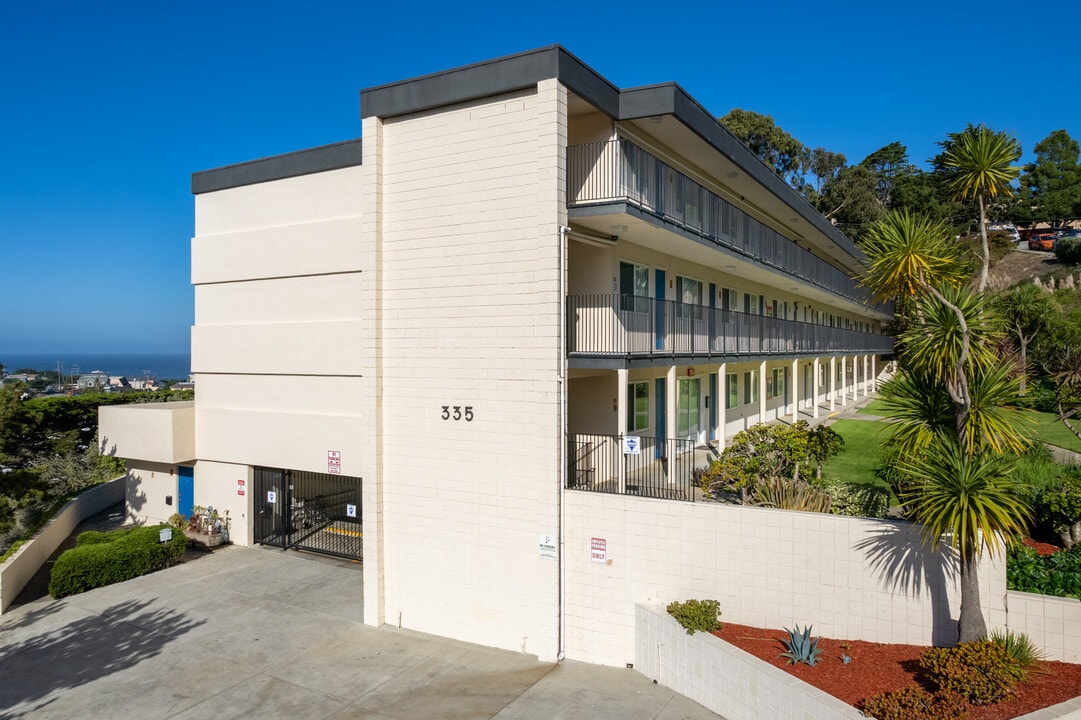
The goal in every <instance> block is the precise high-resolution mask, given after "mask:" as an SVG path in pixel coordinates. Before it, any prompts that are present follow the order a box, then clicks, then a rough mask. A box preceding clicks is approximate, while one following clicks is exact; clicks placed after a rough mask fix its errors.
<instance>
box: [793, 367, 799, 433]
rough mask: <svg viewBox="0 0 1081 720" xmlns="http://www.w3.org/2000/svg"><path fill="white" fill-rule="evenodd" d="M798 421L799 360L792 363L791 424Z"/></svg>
mask: <svg viewBox="0 0 1081 720" xmlns="http://www.w3.org/2000/svg"><path fill="white" fill-rule="evenodd" d="M797 420H799V360H793V361H792V422H796V421H797Z"/></svg>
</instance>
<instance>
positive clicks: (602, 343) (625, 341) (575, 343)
mask: <svg viewBox="0 0 1081 720" xmlns="http://www.w3.org/2000/svg"><path fill="white" fill-rule="evenodd" d="M892 352H893V338H892V337H891V336H889V335H877V334H875V333H868V332H860V331H857V330H846V329H844V328H836V327H829V326H826V325H816V324H814V323H805V322H799V321H796V320H782V319H780V318H775V317H769V316H766V315H751V314H748V313H741V312H734V311H731V310H721V309H719V308H711V307H705V306H703V305H689V304H686V303H679V302H674V301H672V300H655V299H653V298H646V297H632V296H627V295H571V296H569V297H568V298H567V354H568V356H570V357H597V356H599V357H636V356H669V357H671V356H682V357H692V356H696V357H712V356H717V357H719V358H724V357H740V356H761V355H838V354H854V355H856V354H858V355H863V354H870V355H887V354H890V353H892Z"/></svg>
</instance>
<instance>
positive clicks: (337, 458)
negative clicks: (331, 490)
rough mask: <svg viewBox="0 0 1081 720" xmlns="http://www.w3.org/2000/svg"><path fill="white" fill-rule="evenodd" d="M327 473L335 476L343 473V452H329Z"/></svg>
mask: <svg viewBox="0 0 1081 720" xmlns="http://www.w3.org/2000/svg"><path fill="white" fill-rule="evenodd" d="M327 472H328V473H332V474H334V475H341V473H342V451H341V450H327Z"/></svg>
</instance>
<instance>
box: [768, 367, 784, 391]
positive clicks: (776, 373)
mask: <svg viewBox="0 0 1081 720" xmlns="http://www.w3.org/2000/svg"><path fill="white" fill-rule="evenodd" d="M784 376H785V369H784V368H773V377H772V383H771V386H772V394H770V395H768V396H767V397H775V398H779V397H784Z"/></svg>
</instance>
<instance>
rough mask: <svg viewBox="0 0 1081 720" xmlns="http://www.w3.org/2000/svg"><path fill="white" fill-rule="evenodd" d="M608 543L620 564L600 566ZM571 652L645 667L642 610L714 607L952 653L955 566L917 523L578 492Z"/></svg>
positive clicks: (998, 615)
mask: <svg viewBox="0 0 1081 720" xmlns="http://www.w3.org/2000/svg"><path fill="white" fill-rule="evenodd" d="M592 538H599V539H603V540H604V541H605V543H606V548H607V558H606V560H607V562H606V563H597V562H593V561H592V559H591V554H590V548H591V539H592ZM565 542H566V553H567V556H566V563H567V620H566V623H567V640H566V647H567V650H566V652H567V656H568V657H571V658H574V659H576V660H584V661H586V662H594V663H600V664H604V665H615V666H622V665H624V664H625V663H628V662H633V661H634V647H635V646H634V625H635V620H634V612H635V610H634V606H635V604H636V603H653V604H667V603H669V602H671V601H672V600H686V599H689V598H713V599H717V600H719V601H720V603H721V612H722V613H723V615H722V620H725V621H728V622H735V623H740V624H744V625H753V626H757V627H774V628H776V627H782V626H787V627H791V626H792V624H793V623H799V624H800V625H807V624H810V625H813V626H814V630H815V633H816V634H820V635H824V636H826V637H833V638H838V639H846V638H848V639H861V640H870V641H873V642H900V643H911V644H924V645H932V644H948V643H952V642H954V641H956V638H957V609H958V604H959V597H960V595H959V590H958V588H957V585H956V582H955V577H954V574H953V567H954V565H953V564H951V563H949V562H948V561H945V560H944V559H943V556H942V555H941V554H939V553H937V552H931V550H930V548H929V547H927V546H924V545H923V543H922V539H921V538H920V536H919V532H918V529H917V528H916V527H915V526H913V525H910V524H906V523H898V522H890V521H880V520H866V519H860V518H848V517H841V516H836V515H822V514H818V513H798V512H786V511H780V510H768V509H763V508H751V507H739V506H729V505H721V504H717V503H684V502H671V501H663V500H649V499H642V498H632V497H626V498H625V497H620V496H615V495H605V494H601V493H589V492H573V491H572V492H568V493H567V531H566V541H565ZM980 591H981V597H982V601H983V608H984V617H985V619H986V620H987V623H988V626H989V627H1002V626H1005V623H1006V612H1005V607H1004V605H1003V600H1004V597H1005V594H1006V578H1005V569H1004V564H1002V565H999V566H996V565H993V564H992V563H991V562H990V561H989V560H986V559H985V560H984V561H983V562H982V563H981V566H980Z"/></svg>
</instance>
